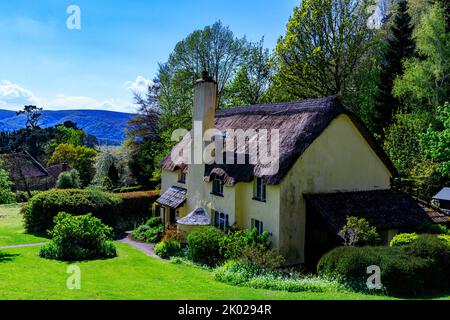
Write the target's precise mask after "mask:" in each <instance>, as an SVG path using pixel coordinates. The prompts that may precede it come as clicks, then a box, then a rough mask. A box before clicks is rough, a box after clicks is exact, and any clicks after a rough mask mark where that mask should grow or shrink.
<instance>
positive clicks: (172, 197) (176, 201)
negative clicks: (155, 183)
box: [156, 186, 187, 209]
mask: <svg viewBox="0 0 450 320" xmlns="http://www.w3.org/2000/svg"><path fill="white" fill-rule="evenodd" d="M186 192H187V190H186V189H183V188H179V187H175V186H174V187H171V188H169V189H168V190H167V191H166V192H164V193H163V194H162V195H161V196H160V197H159V198H158V199H157V200H156V202H157V203H159V204H160V205H163V206H166V207H170V208H173V209H177V208H179V207H181V206H182V205H183V203H184V202H185V201H186Z"/></svg>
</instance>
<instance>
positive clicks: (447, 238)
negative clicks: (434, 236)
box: [438, 234, 450, 247]
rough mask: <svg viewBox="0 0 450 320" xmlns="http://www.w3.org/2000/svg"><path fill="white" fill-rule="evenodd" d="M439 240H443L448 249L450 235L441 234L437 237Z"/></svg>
mask: <svg viewBox="0 0 450 320" xmlns="http://www.w3.org/2000/svg"><path fill="white" fill-rule="evenodd" d="M438 238H439V239H441V240H444V241H445V242H446V243H447V245H448V246H449V247H450V235H446V234H441V235H439V236H438Z"/></svg>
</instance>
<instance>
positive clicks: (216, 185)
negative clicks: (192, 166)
mask: <svg viewBox="0 0 450 320" xmlns="http://www.w3.org/2000/svg"><path fill="white" fill-rule="evenodd" d="M212 193H213V194H215V195H219V196H223V181H222V179H220V177H219V176H218V175H214V178H213V187H212Z"/></svg>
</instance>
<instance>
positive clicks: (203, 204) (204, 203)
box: [186, 165, 236, 225]
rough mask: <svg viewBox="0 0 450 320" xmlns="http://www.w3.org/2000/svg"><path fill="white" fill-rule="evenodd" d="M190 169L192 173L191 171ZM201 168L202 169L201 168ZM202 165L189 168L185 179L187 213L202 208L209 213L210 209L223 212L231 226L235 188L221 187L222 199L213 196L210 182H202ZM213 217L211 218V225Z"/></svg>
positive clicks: (233, 217)
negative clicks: (227, 216) (186, 186)
mask: <svg viewBox="0 0 450 320" xmlns="http://www.w3.org/2000/svg"><path fill="white" fill-rule="evenodd" d="M191 167H192V171H191ZM201 167H203V169H202V168H201ZM204 172H205V170H204V165H192V166H189V174H188V177H187V183H188V186H189V187H188V192H187V200H186V206H187V213H190V212H192V211H193V210H195V209H197V208H204V209H206V210H207V212H209V213H211V209H212V210H215V211H219V212H223V213H225V214H228V215H229V223H230V225H233V224H234V223H235V221H236V217H235V212H236V201H235V199H236V198H235V192H236V188H235V187H227V186H224V187H223V197H221V196H217V195H213V194H211V192H212V182H205V181H204V180H203V173H204ZM213 219H214V217H212V216H211V222H212V223H213V221H214V220H213Z"/></svg>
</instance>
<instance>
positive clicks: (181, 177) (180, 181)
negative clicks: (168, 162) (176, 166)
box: [178, 170, 186, 183]
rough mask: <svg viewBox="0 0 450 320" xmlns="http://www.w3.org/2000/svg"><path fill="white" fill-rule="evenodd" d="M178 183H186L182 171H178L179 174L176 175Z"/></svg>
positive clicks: (184, 174)
mask: <svg viewBox="0 0 450 320" xmlns="http://www.w3.org/2000/svg"><path fill="white" fill-rule="evenodd" d="M178 182H179V183H186V172H183V170H180V174H179V175H178Z"/></svg>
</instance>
